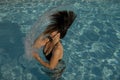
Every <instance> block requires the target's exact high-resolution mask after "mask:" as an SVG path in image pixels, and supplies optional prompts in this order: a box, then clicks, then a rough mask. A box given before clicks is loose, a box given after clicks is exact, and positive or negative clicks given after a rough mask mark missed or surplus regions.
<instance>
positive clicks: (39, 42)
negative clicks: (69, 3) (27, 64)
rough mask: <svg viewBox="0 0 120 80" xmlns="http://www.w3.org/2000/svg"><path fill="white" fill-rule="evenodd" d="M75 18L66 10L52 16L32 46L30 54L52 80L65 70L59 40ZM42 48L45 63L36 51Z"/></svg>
mask: <svg viewBox="0 0 120 80" xmlns="http://www.w3.org/2000/svg"><path fill="white" fill-rule="evenodd" d="M75 17H76V15H75V13H74V12H73V11H66V10H65V11H58V12H56V13H54V14H52V15H51V23H50V24H49V25H48V26H47V28H46V29H45V31H44V32H43V33H42V35H40V36H39V37H38V38H37V39H36V40H35V42H34V44H33V48H34V49H35V50H33V52H32V55H33V57H34V58H35V59H36V60H37V61H38V62H39V63H40V64H42V65H43V66H44V67H46V68H47V70H48V71H46V73H47V74H48V75H49V76H51V77H52V80H57V79H58V78H59V77H60V76H61V74H62V72H63V71H64V69H65V63H64V61H63V60H62V57H63V46H62V43H61V41H60V40H61V39H63V38H64V37H65V35H66V33H67V30H68V29H69V27H70V26H71V24H72V23H73V21H74V19H75ZM42 46H43V53H44V55H45V57H46V59H47V62H45V61H43V59H42V58H41V57H40V56H39V55H38V52H37V51H36V49H39V48H41V47H42ZM53 78H54V79H53Z"/></svg>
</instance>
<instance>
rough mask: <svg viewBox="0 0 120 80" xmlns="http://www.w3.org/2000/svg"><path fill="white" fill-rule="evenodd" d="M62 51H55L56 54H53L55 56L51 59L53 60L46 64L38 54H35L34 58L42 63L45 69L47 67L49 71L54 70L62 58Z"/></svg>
mask: <svg viewBox="0 0 120 80" xmlns="http://www.w3.org/2000/svg"><path fill="white" fill-rule="evenodd" d="M60 54H61V53H60V50H59V49H58V50H55V51H54V53H53V55H52V57H51V60H50V62H45V61H43V60H42V59H41V57H40V56H39V55H38V53H35V52H34V53H33V56H34V58H35V59H36V60H37V61H38V62H39V63H40V64H42V65H43V66H45V67H47V68H49V69H51V70H52V69H54V68H55V67H56V66H57V64H58V60H59V58H60Z"/></svg>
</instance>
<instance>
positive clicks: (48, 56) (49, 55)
mask: <svg viewBox="0 0 120 80" xmlns="http://www.w3.org/2000/svg"><path fill="white" fill-rule="evenodd" d="M48 39H49V41H52V38H51V37H50V36H48ZM57 44H58V42H57V43H56V44H55V46H56V45H57ZM55 46H54V47H55ZM54 47H53V49H52V50H51V52H50V53H49V54H48V55H45V54H46V53H45V52H44V49H43V53H44V55H45V57H46V59H47V60H48V61H50V59H51V57H52V52H53V50H54ZM44 48H45V47H44Z"/></svg>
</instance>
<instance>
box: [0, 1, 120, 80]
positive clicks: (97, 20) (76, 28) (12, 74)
mask: <svg viewBox="0 0 120 80" xmlns="http://www.w3.org/2000/svg"><path fill="white" fill-rule="evenodd" d="M60 5H71V6H72V8H73V9H75V12H76V14H77V18H76V20H75V22H74V23H73V25H72V26H71V28H70V29H69V31H68V33H67V35H66V37H65V38H64V39H63V40H62V43H63V46H64V60H65V61H66V65H67V68H66V71H65V72H64V73H63V78H64V79H65V80H120V0H3V1H0V80H49V78H48V77H47V76H46V75H44V73H43V72H42V71H41V65H40V64H38V63H37V62H36V61H34V60H32V61H28V60H27V59H26V58H24V56H23V55H24V54H25V49H24V39H25V35H26V34H27V32H28V30H29V29H30V28H31V27H32V25H33V24H34V23H35V22H36V21H37V20H38V17H39V16H41V15H43V14H44V12H46V11H48V10H49V9H52V8H54V7H57V6H60Z"/></svg>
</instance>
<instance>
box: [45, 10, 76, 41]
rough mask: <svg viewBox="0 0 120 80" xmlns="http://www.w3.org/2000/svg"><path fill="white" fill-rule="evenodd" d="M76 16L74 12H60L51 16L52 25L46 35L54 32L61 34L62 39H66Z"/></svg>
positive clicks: (47, 29)
mask: <svg viewBox="0 0 120 80" xmlns="http://www.w3.org/2000/svg"><path fill="white" fill-rule="evenodd" d="M75 18H76V15H75V13H74V12H73V11H67V10H65V11H58V12H56V13H55V14H52V15H51V23H50V24H49V25H48V26H47V28H46V30H45V31H44V34H50V33H51V32H53V31H58V32H60V38H61V39H62V38H64V36H65V35H66V33H67V30H68V28H69V27H70V26H71V24H72V23H73V21H74V19H75Z"/></svg>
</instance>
